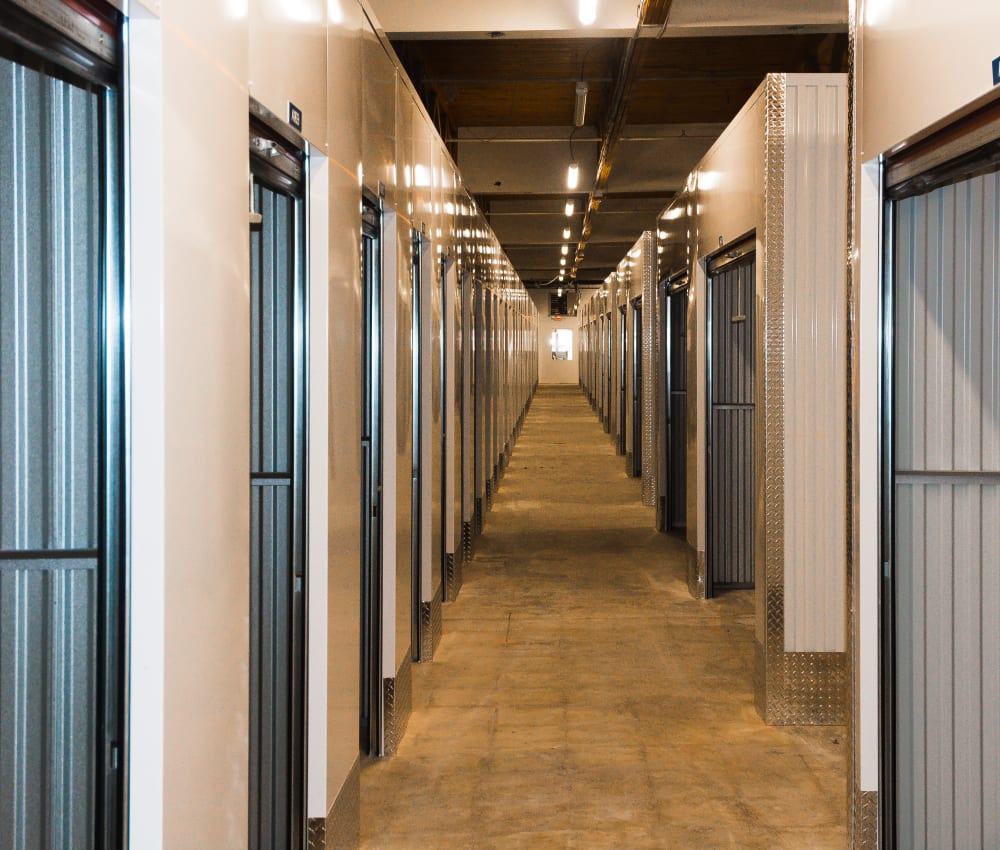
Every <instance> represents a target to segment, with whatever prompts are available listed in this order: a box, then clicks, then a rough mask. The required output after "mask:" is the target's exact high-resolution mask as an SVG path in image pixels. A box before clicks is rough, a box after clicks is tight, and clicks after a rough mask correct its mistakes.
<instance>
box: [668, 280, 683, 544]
mask: <svg viewBox="0 0 1000 850" xmlns="http://www.w3.org/2000/svg"><path fill="white" fill-rule="evenodd" d="M687 287H688V278H687V275H686V274H685V275H684V276H683V277H681V278H679V279H678V280H676V281H674V282H673V283H672V285H671V286H670V288H669V289H668V290H667V292H668V296H667V309H666V314H667V333H666V337H667V420H668V425H667V443H666V449H665V451H666V453H667V488H666V489H667V504H666V511H665V513H666V525H667V527H668V528H684V527H685V525H687V313H688V290H687Z"/></svg>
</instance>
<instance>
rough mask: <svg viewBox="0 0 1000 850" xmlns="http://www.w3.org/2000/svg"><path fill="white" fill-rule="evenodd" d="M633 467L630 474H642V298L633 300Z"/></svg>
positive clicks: (635, 475)
mask: <svg viewBox="0 0 1000 850" xmlns="http://www.w3.org/2000/svg"><path fill="white" fill-rule="evenodd" d="M630 348H631V352H630V355H631V356H630V359H631V361H632V375H631V380H632V416H631V421H632V468H631V469H630V470H629V474H630V475H633V476H634V477H636V478H638V477H639V476H641V475H642V442H643V441H642V410H643V407H642V389H643V388H642V357H643V353H642V299H641V298H636V299H635V300H634V301H633V302H632V339H631V346H630Z"/></svg>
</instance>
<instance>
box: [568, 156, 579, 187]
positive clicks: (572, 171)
mask: <svg viewBox="0 0 1000 850" xmlns="http://www.w3.org/2000/svg"><path fill="white" fill-rule="evenodd" d="M566 185H567V187H569V188H570V189H575V188H576V187H577V186H579V185H580V166H579V165H577V164H576V163H575V162H571V163H570V166H569V168H568V169H567V171H566Z"/></svg>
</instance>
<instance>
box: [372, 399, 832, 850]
mask: <svg viewBox="0 0 1000 850" xmlns="http://www.w3.org/2000/svg"><path fill="white" fill-rule="evenodd" d="M653 525H654V523H653V517H652V509H651V508H646V507H643V506H642V504H641V500H640V482H639V480H638V479H632V478H629V477H627V476H626V474H625V464H624V459H623V458H621V457H620V456H618V455H616V453H615V450H614V447H613V446H612V444H611V441H610V440H609V439H608V437H607V435H606V434H605V433H604V432H603V430H602V428H601V425H600V423H599V422H598V420H597V418H596V417H595V415H594V414H593V412H592V411H591V410H590V408H589V406H588V404H587V401H586V398H585V397H584V395H583V394H582V393H581V392H580V390H579V389H578V388H576V387H546V386H543V387H541V388H540V389H539V391H538V393H537V395H536V397H535V400H534V402H533V404H532V407H531V409H530V411H529V413H528V417H527V419H526V421H525V425H524V429H523V431H522V434H521V437H520V440H519V442H518V444H517V446H516V447H515V449H514V452H513V457H512V460H511V463H510V465H509V468H508V470H507V473H506V475H505V477H504V478H503V480H502V483H501V485H500V487H499V491H498V493H497V497H496V501H495V504H494V508H493V511H492V512H491V513H489V514H488V516H487V520H486V528H485V531H484V533H483V535H482V537H481V538H480V539H479V542H478V548H477V551H476V553H475V557H474V558H473V560H472V562H471V563H468V564H466V566H465V584H464V586H463V588H462V591H461V593H460V595H459V597H458V599H457V601H455V602H454V603H451V604H447V605H445V608H444V636H443V638H442V641H441V645H440V648H439V649H438V652H437V653H436V656H435V658H434V661H433V663H430V664H421V665H416V666H415V668H414V677H413V679H414V681H413V688H414V694H413V700H414V705H413V714H412V716H411V718H410V721H409V726H408V729H407V732H406V735H405V737H404V739H403V741H402V743H401V745H400V747H399V750H398V753H397V754H396V755H395V757H393V758H391V759H386V760H383V761H377V762H373V763H371V764H369V765H368V766H367V767H366V768H365V771H364V773H363V776H362V809H361V817H362V824H361V826H362V839H363V846H364V847H366V848H385V850H395V848H400V849H402V848H427V849H428V850H430V848H435V850H441V849H442V848H494V847H495V848H536V847H537V848H550V847H551V848H562V847H574V848H575V847H580V848H706V850H707V848H729V847H738V848H768V850H772V848H774V849H776V848H789V850H819V848H837V849H838V850H840V848H844V847H846V846H847V844H848V839H847V827H846V811H847V803H846V793H847V791H846V785H845V779H844V777H845V776H846V775H847V771H846V766H845V760H846V758H847V750H848V746H847V740H846V737H845V735H846V730H845V729H843V728H840V727H809V728H806V727H800V728H792V727H768V726H765V725H764V723H763V722H762V721H761V719H760V718H759V716H758V715H757V712H756V710H755V709H754V703H753V684H752V669H753V625H754V624H753V597H752V592H751V591H737V592H731V593H727V594H723V595H722V596H720V597H719V598H717V599H713V600H709V601H698V600H695V599H692V598H691V597H690V595H689V594H688V591H687V586H686V583H685V568H684V557H685V556H684V547H683V544H682V542H681V540H680V539H679V538H676V537H673V536H671V535H665V534H661V533H657V532H656V531H655V530H653Z"/></svg>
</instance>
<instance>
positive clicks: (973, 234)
mask: <svg viewBox="0 0 1000 850" xmlns="http://www.w3.org/2000/svg"><path fill="white" fill-rule="evenodd" d="M998 231H1000V175H998V174H997V173H992V174H988V175H983V176H978V177H975V178H972V179H967V180H964V181H962V182H959V183H957V184H955V185H950V186H946V187H944V188H941V189H937V190H935V191H934V192H931V193H930V194H928V195H922V196H918V197H914V198H909V199H907V200H904V201H901V202H899V203H898V204H897V205H896V229H895V246H894V248H895V250H894V255H895V278H894V292H895V299H896V306H895V368H894V376H893V377H894V388H895V400H894V409H893V415H894V427H893V442H894V446H893V447H894V453H895V464H894V465H895V469H894V473H895V475H894V495H895V535H894V545H895V551H894V554H893V575H894V579H895V617H896V622H895V638H896V658H895V662H896V681H895V684H896V701H895V702H896V712H895V721H896V730H895V731H896V764H895V774H896V812H897V817H896V829H897V844H898V846H900V847H907V848H917V849H918V850H919V848H927V850H930V848H934V850H938V848H961V850H978V848H984V849H985V848H992V847H997V846H1000V681H998V678H1000V674H998V671H1000V571H998V569H997V565H998V564H1000V522H998V518H1000V232H998Z"/></svg>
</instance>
